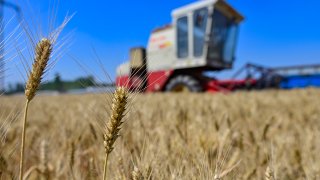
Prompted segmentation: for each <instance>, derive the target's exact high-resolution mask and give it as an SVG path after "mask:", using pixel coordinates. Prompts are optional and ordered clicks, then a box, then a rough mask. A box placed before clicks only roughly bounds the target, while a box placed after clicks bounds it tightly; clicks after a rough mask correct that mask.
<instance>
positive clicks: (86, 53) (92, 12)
mask: <svg viewBox="0 0 320 180" xmlns="http://www.w3.org/2000/svg"><path fill="white" fill-rule="evenodd" d="M28 1H29V4H30V5H27V4H28V3H26V1H23V0H20V1H18V3H19V4H20V5H21V7H22V10H23V11H26V12H27V11H28V10H27V9H28V8H29V6H31V7H32V9H33V11H34V14H36V15H33V16H35V17H33V18H38V19H40V20H41V22H43V23H44V24H48V22H47V21H48V10H49V9H50V3H49V2H51V4H52V2H54V1H53V0H49V1H39V0H28ZM191 2H195V0H179V1H172V0H161V1H146V0H144V1H142V0H136V1H132V0H122V1H109V0H107V1H102V0H100V1H98V0H91V1H83V0H60V2H59V12H58V15H57V22H62V19H63V18H64V16H65V15H66V13H67V12H71V13H72V12H76V15H75V16H74V18H73V19H72V20H71V22H70V23H69V24H68V26H67V28H66V29H65V31H64V32H66V33H68V32H70V31H72V38H71V39H72V40H71V41H69V42H70V43H72V44H71V48H70V49H69V50H68V53H69V54H71V55H73V56H76V57H77V58H78V60H79V61H80V62H81V63H83V64H85V66H87V67H89V68H90V70H89V72H91V73H94V74H95V76H96V77H98V78H100V79H104V78H105V77H104V76H103V75H102V73H101V72H98V71H100V68H99V65H98V64H97V63H96V62H95V60H94V54H93V50H92V47H94V48H95V49H96V51H97V54H98V55H99V57H100V58H101V60H102V61H103V64H104V67H105V69H106V70H107V71H108V73H109V74H110V75H111V77H115V69H116V67H117V66H118V65H119V64H120V63H122V62H124V61H125V60H126V59H127V57H128V51H129V49H130V47H133V46H141V45H142V46H146V45H147V41H148V37H149V34H150V32H151V31H152V29H154V28H155V27H158V26H162V25H164V24H167V23H170V22H171V16H170V13H171V10H173V9H174V8H177V7H180V6H182V5H185V4H188V3H191ZM228 2H229V3H230V4H231V5H232V6H234V7H235V8H236V9H237V10H238V11H239V12H241V13H242V14H243V15H244V16H245V21H244V22H243V24H242V25H241V27H240V34H239V39H238V40H239V41H238V46H237V53H236V57H237V59H236V62H235V67H234V69H233V70H229V73H225V74H226V75H225V77H227V76H228V75H229V74H232V72H235V71H236V69H238V68H240V67H241V66H242V65H243V64H245V63H246V62H254V63H258V64H262V65H267V66H282V65H296V64H312V63H320V15H319V10H318V8H319V7H320V1H319V0H306V1H298V0H281V1H279V0H268V1H256V0H228ZM5 13H6V15H5V17H6V18H9V16H10V14H12V12H10V11H9V10H6V12H5ZM27 18H29V17H27ZM43 26H44V27H45V25H43ZM8 31H9V30H8ZM62 35H65V34H62ZM8 68H9V70H8V73H7V74H9V77H7V83H8V82H14V81H22V78H21V75H19V72H18V71H16V70H15V68H14V66H9V67H8ZM56 72H58V73H60V74H61V75H62V78H63V79H74V78H76V77H78V76H83V75H86V72H84V71H83V70H82V69H81V68H80V67H79V66H78V65H76V63H75V62H74V61H73V60H71V59H70V58H69V56H67V55H65V56H64V58H62V59H60V60H59V61H58V63H57V64H56V65H55V67H54V68H53V69H51V71H50V72H49V74H48V75H47V77H46V78H47V79H51V78H52V77H53V75H54V74H55V73H56Z"/></svg>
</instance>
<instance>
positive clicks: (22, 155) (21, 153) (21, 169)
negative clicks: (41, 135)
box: [19, 100, 30, 180]
mask: <svg viewBox="0 0 320 180" xmlns="http://www.w3.org/2000/svg"><path fill="white" fill-rule="evenodd" d="M29 102H30V101H29V100H27V101H26V105H25V109H24V118H23V125H22V135H21V148H20V170H19V179H20V180H22V178H23V163H24V148H25V147H24V144H25V139H26V123H27V116H28V107H29Z"/></svg>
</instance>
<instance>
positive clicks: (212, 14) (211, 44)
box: [116, 0, 320, 92]
mask: <svg viewBox="0 0 320 180" xmlns="http://www.w3.org/2000/svg"><path fill="white" fill-rule="evenodd" d="M171 15H172V23H171V24H170V25H166V26H163V27H161V28H157V29H155V30H154V31H153V32H152V33H151V36H150V38H149V42H148V46H147V49H145V48H143V47H136V48H132V49H131V50H130V61H129V62H126V63H124V64H121V65H120V66H119V67H118V69H117V78H116V84H117V85H122V86H128V87H129V88H130V89H131V90H134V91H140V92H141V91H147V92H156V91H173V92H180V91H191V92H202V91H233V90H238V89H264V88H270V87H272V88H275V87H280V86H281V83H283V80H284V79H285V77H284V76H282V75H280V74H279V73H278V72H277V71H276V70H274V69H272V68H265V67H262V66H257V65H254V64H247V65H245V66H244V67H243V68H242V69H240V71H239V73H240V72H241V71H244V70H245V71H246V72H247V76H246V77H245V78H242V79H235V77H236V76H237V75H238V74H239V73H236V74H235V76H234V77H233V78H231V79H230V80H217V79H215V78H212V77H208V76H206V74H207V73H208V72H218V71H222V70H226V69H231V68H232V66H233V63H234V60H235V49H236V44H237V36H238V29H239V25H240V23H241V22H242V21H243V19H244V18H243V16H242V15H241V14H240V13H238V12H237V11H236V10H235V9H234V8H232V7H231V6H230V5H229V4H228V3H227V2H226V1H223V0H203V1H197V2H195V3H192V4H189V5H186V6H183V7H181V8H178V9H175V10H173V11H172V14H171ZM319 67H320V66H319ZM289 69H290V68H289ZM318 70H319V72H320V68H319V69H318ZM254 74H259V76H258V77H257V76H254ZM319 86H320V82H319Z"/></svg>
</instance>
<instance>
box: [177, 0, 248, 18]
mask: <svg viewBox="0 0 320 180" xmlns="http://www.w3.org/2000/svg"><path fill="white" fill-rule="evenodd" d="M213 5H215V8H218V9H220V10H222V11H228V13H231V14H232V15H233V16H234V17H235V18H236V21H237V22H240V21H242V20H243V19H244V18H243V16H242V15H241V14H240V13H238V12H237V11H236V10H235V9H234V8H233V7H231V6H230V5H229V4H227V3H226V2H225V1H224V0H201V1H197V2H194V3H191V4H188V5H185V6H182V7H180V8H177V9H174V10H173V11H172V13H171V16H172V17H175V18H178V17H181V16H185V15H186V14H187V13H188V12H192V11H195V10H197V9H200V8H203V7H208V6H213Z"/></svg>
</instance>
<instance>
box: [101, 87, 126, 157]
mask: <svg viewBox="0 0 320 180" xmlns="http://www.w3.org/2000/svg"><path fill="white" fill-rule="evenodd" d="M127 101H128V91H127V89H126V88H125V87H117V88H116V90H115V93H114V96H113V99H112V112H111V116H110V119H109V121H108V123H107V126H106V131H105V134H104V147H105V150H106V153H107V154H110V153H111V151H112V150H113V144H114V142H115V141H116V140H117V138H118V137H119V131H120V129H121V127H120V126H121V124H122V123H123V121H122V119H123V117H124V113H125V111H126V106H127Z"/></svg>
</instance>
